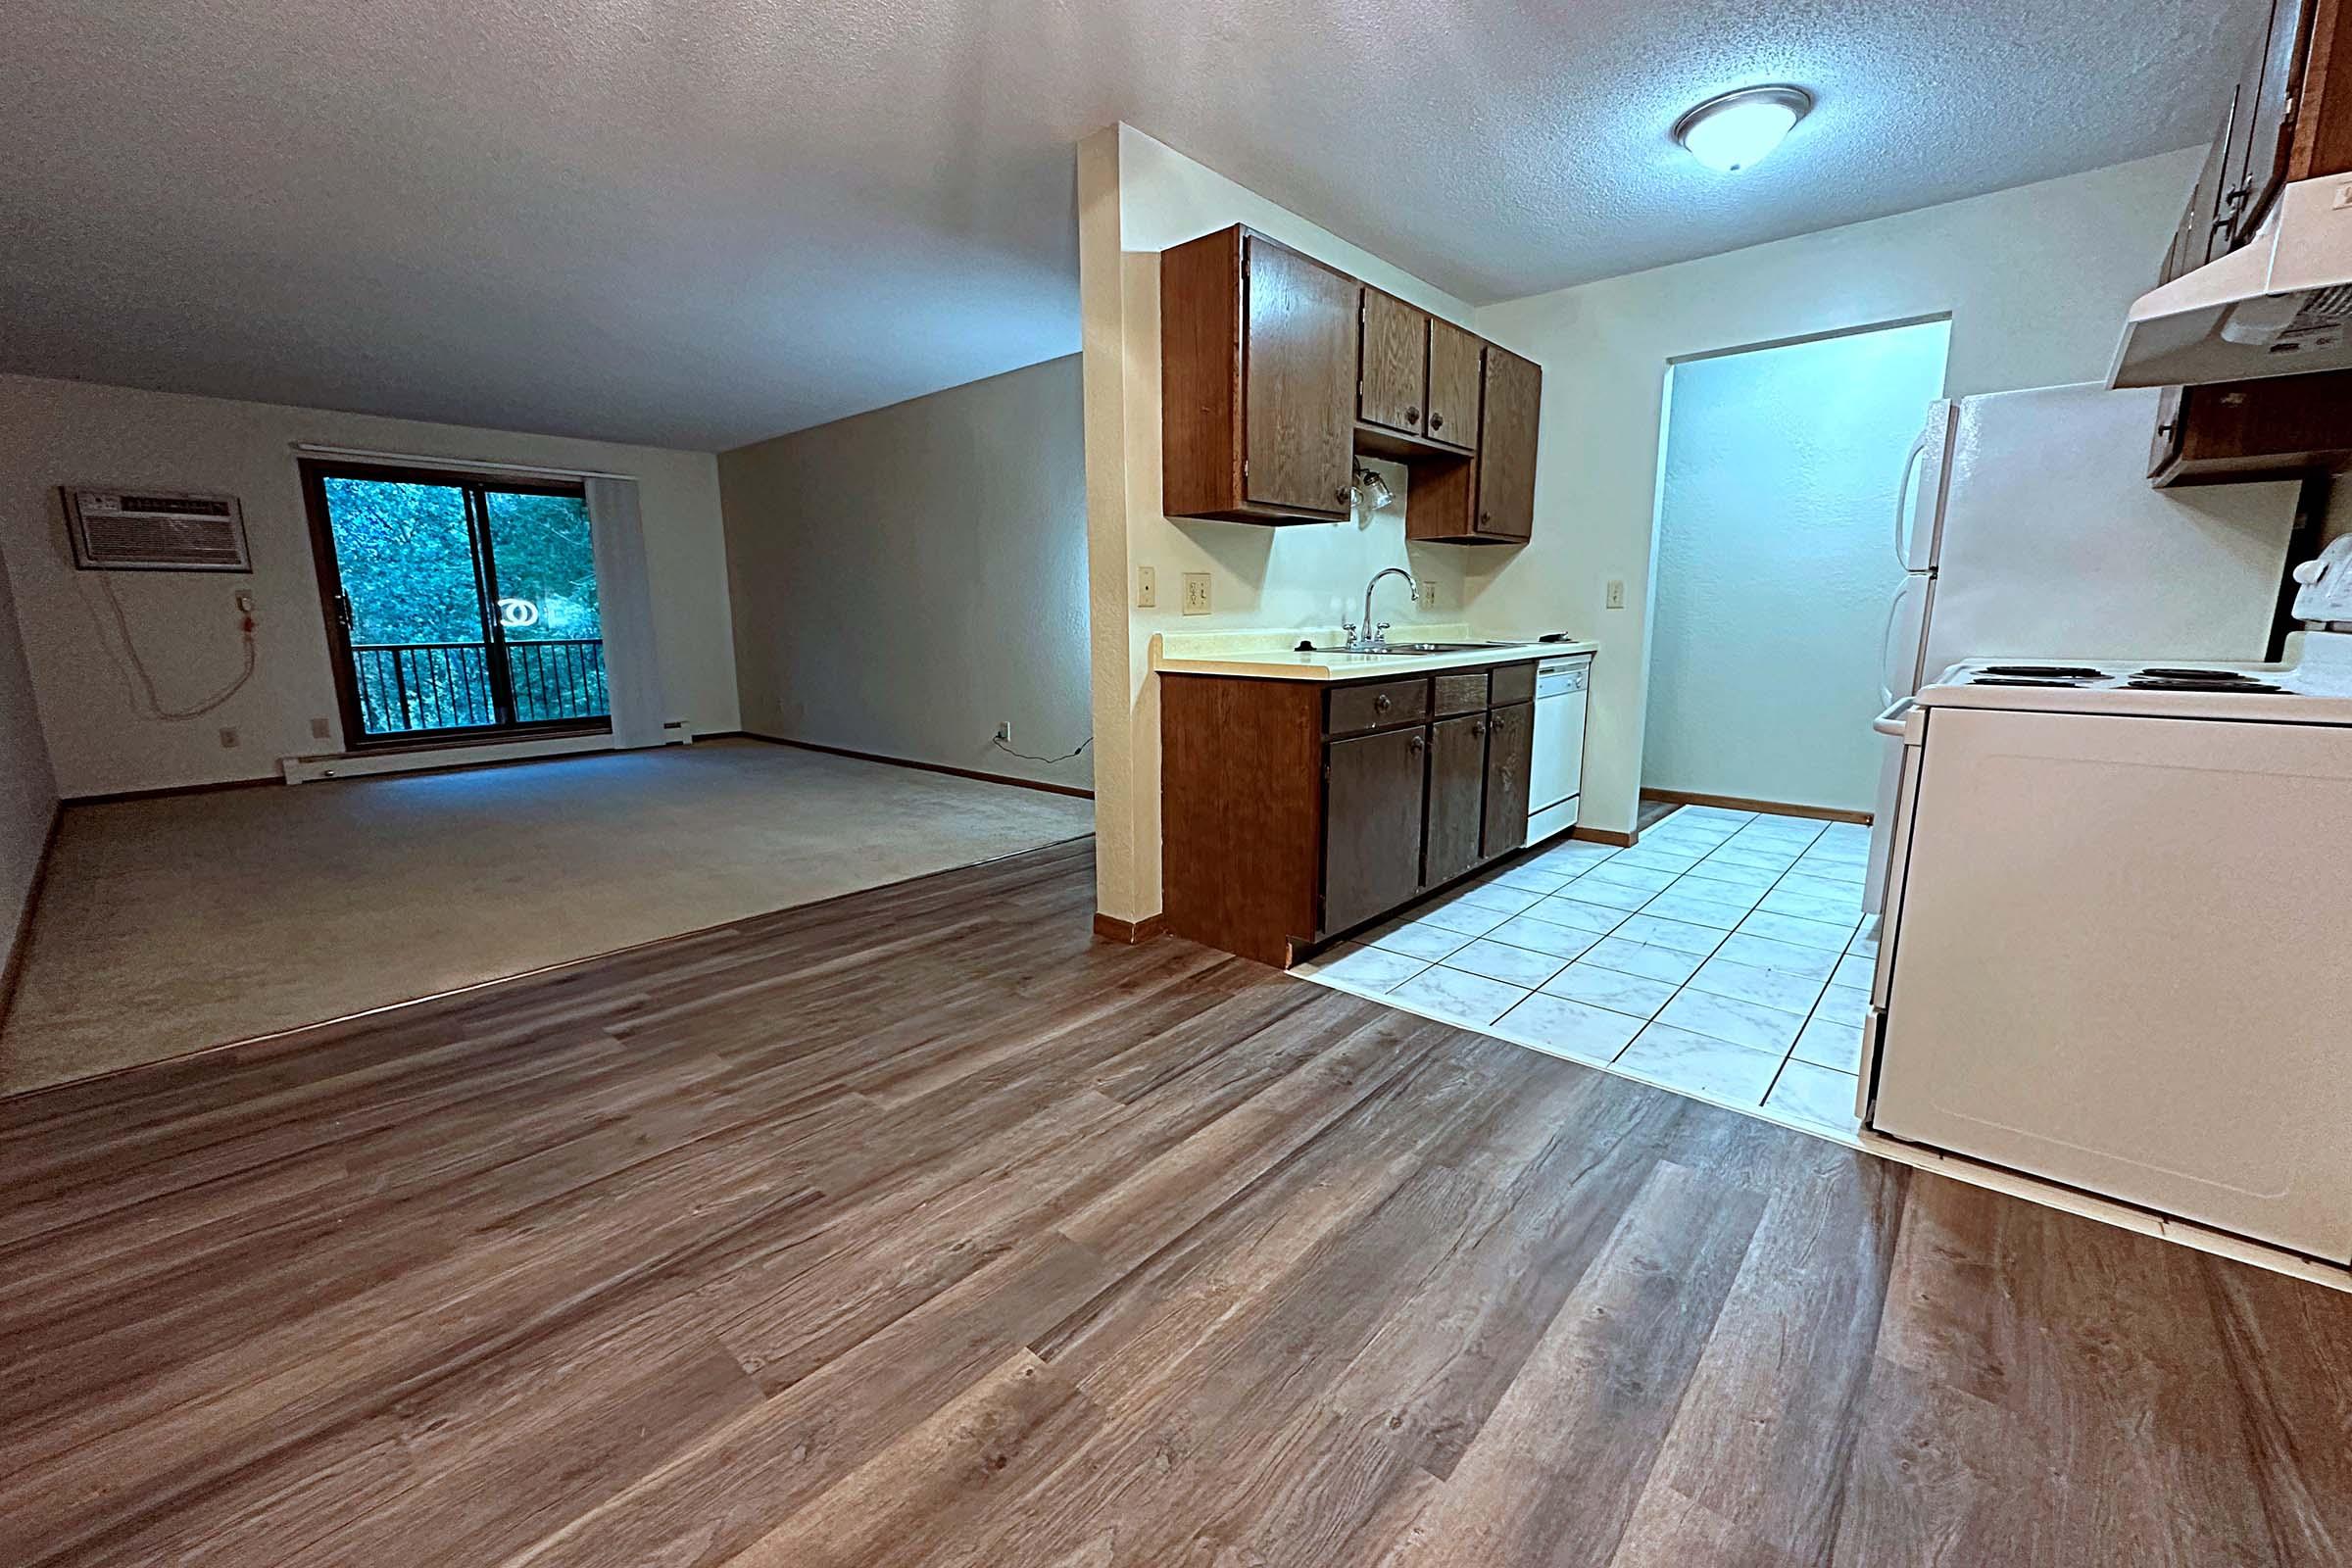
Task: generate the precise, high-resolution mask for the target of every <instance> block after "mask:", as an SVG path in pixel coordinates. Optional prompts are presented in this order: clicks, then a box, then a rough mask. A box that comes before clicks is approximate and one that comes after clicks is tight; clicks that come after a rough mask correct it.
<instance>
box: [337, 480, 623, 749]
mask: <svg viewBox="0 0 2352 1568" xmlns="http://www.w3.org/2000/svg"><path fill="white" fill-rule="evenodd" d="M302 480H303V492H304V495H305V498H306V500H307V503H308V506H309V510H310V518H311V534H312V542H313V548H314V552H315V554H316V556H317V558H318V563H319V592H320V594H321V596H322V597H323V599H324V601H325V608H326V625H327V643H328V648H329V651H330V654H331V657H332V659H333V662H334V667H335V685H336V694H337V698H338V700H339V702H340V704H341V706H342V711H343V734H344V742H345V744H346V745H347V746H349V747H350V748H352V749H354V750H359V749H363V748H366V747H370V746H383V745H392V744H398V745H410V744H415V743H417V742H418V741H440V740H453V739H478V738H483V737H492V736H500V735H510V734H544V733H547V732H550V731H580V730H587V731H594V730H609V729H610V728H611V727H612V700H611V695H610V692H609V691H608V688H607V683H606V675H605V644H604V630H603V622H602V620H601V618H600V616H599V613H598V608H597V582H596V556H595V549H594V544H593V535H592V533H591V526H590V521H589V516H588V499H587V493H586V491H585V489H584V488H583V487H581V486H579V485H576V484H561V483H535V482H528V481H520V480H509V479H501V478H497V477H493V476H485V475H481V474H471V473H461V472H446V471H442V470H438V469H431V468H404V467H388V466H382V465H378V464H351V465H344V464H334V463H321V462H312V461H306V462H304V463H303V465H302Z"/></svg>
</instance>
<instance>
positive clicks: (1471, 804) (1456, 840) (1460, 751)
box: [1421, 711, 1487, 888]
mask: <svg viewBox="0 0 2352 1568" xmlns="http://www.w3.org/2000/svg"><path fill="white" fill-rule="evenodd" d="M1486 799H1487V715H1486V714H1485V712H1483V711H1481V712H1476V713H1470V714H1466V715H1464V716H1463V717H1461V718H1448V719H1443V720H1441V721H1439V722H1438V723H1435V724H1432V725H1431V726H1430V727H1429V828H1428V832H1427V833H1426V834H1425V835H1424V836H1423V844H1422V851H1421V880H1422V883H1423V884H1424V885H1425V886H1428V887H1433V888H1434V887H1436V886H1438V885H1439V884H1440V883H1442V882H1450V881H1452V880H1453V879H1454V878H1455V877H1457V876H1460V875H1461V874H1462V873H1463V872H1464V871H1467V870H1469V869H1470V868H1471V867H1472V866H1474V865H1476V864H1477V863H1478V862H1479V858H1480V840H1479V824H1480V821H1481V819H1482V817H1483V816H1484V814H1485V809H1486Z"/></svg>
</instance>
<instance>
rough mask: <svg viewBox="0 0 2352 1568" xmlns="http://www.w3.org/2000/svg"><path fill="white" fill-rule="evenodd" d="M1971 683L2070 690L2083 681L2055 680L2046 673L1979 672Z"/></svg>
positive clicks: (1972, 678)
mask: <svg viewBox="0 0 2352 1568" xmlns="http://www.w3.org/2000/svg"><path fill="white" fill-rule="evenodd" d="M1969 684H1970V685H1971V686H2041V687H2046V688H2049V689H2052V690H2057V691H2068V690H2072V689H2073V688H2075V687H2078V686H2080V685H2082V682H2081V681H2079V680H2073V679H2055V680H2054V679H2051V678H2050V677H2048V676H2046V675H1985V674H1979V675H1975V676H1972V677H1970V679H1969Z"/></svg>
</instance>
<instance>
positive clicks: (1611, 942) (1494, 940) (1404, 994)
mask: <svg viewBox="0 0 2352 1568" xmlns="http://www.w3.org/2000/svg"><path fill="white" fill-rule="evenodd" d="M1869 847H1870V833H1869V830H1868V829H1867V828H1862V827H1856V826H1853V825H1851V824H1848V823H1842V822H1839V823H1827V824H1825V823H1821V822H1816V821H1812V820H1810V819H1807V818H1801V817H1787V816H1769V815H1758V814H1756V813H1753V812H1747V811H1730V810H1723V809H1717V808H1713V807H1697V806H1687V807H1684V808H1682V809H1680V810H1677V811H1675V812H1673V813H1672V814H1670V815H1668V816H1666V817H1664V818H1662V819H1661V820H1659V821H1658V822H1657V823H1655V824H1653V825H1652V826H1651V827H1650V828H1649V829H1647V830H1646V831H1644V832H1643V833H1642V840H1641V843H1640V844H1639V845H1637V846H1636V847H1635V848H1633V849H1630V850H1623V851H1619V850H1612V849H1610V848H1609V847H1608V846H1606V845H1600V844H1591V843H1586V842H1583V841H1578V840H1572V841H1566V842H1557V843H1553V844H1550V845H1546V846H1544V848H1543V849H1541V850H1539V851H1537V852H1536V853H1534V854H1532V855H1529V856H1527V857H1525V858H1521V859H1519V860H1517V861H1514V862H1513V863H1511V864H1510V865H1508V866H1505V867H1504V868H1502V869H1501V870H1499V871H1497V872H1495V873H1491V874H1489V875H1487V876H1484V877H1482V878H1480V879H1479V880H1478V881H1476V882H1474V883H1470V884H1467V885H1464V886H1461V887H1457V888H1451V889H1447V890H1446V891H1445V892H1444V893H1441V894H1439V895H1437V896H1436V897H1434V898H1432V899H1430V900H1429V901H1427V902H1426V903H1424V904H1422V905H1420V906H1417V907H1414V908H1412V909H1408V910H1406V911H1405V913H1404V916H1403V917H1402V918H1400V919H1397V920H1392V921H1390V922H1388V923H1387V924H1385V925H1381V926H1376V927H1374V928H1372V930H1370V931H1368V932H1365V933H1363V935H1362V936H1361V938H1360V939H1358V940H1354V941H1348V942H1343V943H1341V944H1339V945H1337V946H1336V947H1334V948H1332V949H1330V950H1328V951H1326V952H1325V953H1323V954H1321V955H1320V956H1317V957H1315V958H1312V959H1309V960H1308V961H1307V962H1305V963H1302V964H1300V965H1299V968H1298V969H1297V970H1296V971H1295V972H1296V973H1298V974H1299V975H1300V976H1302V977H1304V978H1307V979H1312V980H1317V981H1321V982H1323V983H1324V984H1327V985H1332V986H1336V987H1338V988H1339V989H1341V990H1345V991H1353V992H1356V993H1358V994H1360V995H1365V996H1377V997H1381V998H1384V999H1385V1000H1388V1001H1392V1002H1394V1003H1396V1004H1397V1005H1401V1006H1407V1007H1410V1008H1412V1009H1413V1010H1414V1011H1416V1012H1421V1013H1424V1014H1426V1015H1428V1016H1431V1017H1435V1018H1442V1019H1445V1020H1446V1021H1447V1022H1451V1023H1455V1024H1459V1025H1461V1026H1463V1027H1465V1028H1471V1029H1477V1030H1480V1031H1482V1032H1484V1033H1487V1034H1492V1035H1495V1036H1496V1037H1498V1038H1500V1039H1505V1040H1510V1041H1512V1042H1514V1043H1516V1044H1520V1045H1525V1046H1531V1047H1533V1048H1535V1049H1537V1050H1540V1051H1547V1052H1550V1053H1552V1054H1555V1055H1562V1056H1570V1057H1574V1058H1576V1059H1578V1060H1581V1061H1588V1062H1593V1063H1596V1064H1599V1065H1603V1066H1607V1067H1609V1068H1611V1069H1612V1070H1614V1071H1620V1072H1624V1073H1626V1074H1628V1075H1630V1076H1633V1077H1637V1078H1641V1079H1643V1080H1645V1081H1647V1082H1649V1083H1653V1084H1657V1085H1658V1086H1660V1087H1662V1088H1666V1089H1674V1090H1681V1091H1683V1092H1686V1093H1689V1094H1692V1095H1695V1096H1697V1097H1699V1098H1701V1099H1705V1100H1710V1101H1713V1102H1715V1103H1721V1104H1729V1105H1735V1106H1738V1107H1740V1108H1743V1109H1757V1110H1760V1112H1761V1113H1762V1114H1765V1115H1769V1116H1772V1117H1774V1118H1776V1119H1780V1120H1785V1121H1787V1122H1789V1123H1790V1124H1791V1125H1797V1126H1802V1127H1805V1128H1807V1129H1809V1130H1813V1131H1817V1132H1822V1133H1825V1134H1827V1135H1829V1136H1832V1137H1836V1138H1841V1139H1845V1140H1848V1141H1850V1140H1851V1139H1852V1138H1853V1136H1854V1132H1855V1121H1854V1114H1853V1105H1854V1083H1855V1077H1854V1074H1855V1071H1856V1069H1857V1068H1858V1067H1859V1065H1860V1059H1861V1048H1862V1024H1863V1014H1864V1011H1865V1009H1866V1008H1867V1007H1868V1005H1869V1002H1870V997H1869V990H1868V988H1869V985H1870V980H1871V969H1872V967H1873V964H1874V963H1875V961H1876V960H1875V955H1876V954H1877V952H1878V939H1877V932H1876V929H1875V922H1866V921H1864V920H1863V918H1862V903H1861V901H1862V878H1863V874H1864V866H1865V864H1866V862H1867V859H1868V856H1869Z"/></svg>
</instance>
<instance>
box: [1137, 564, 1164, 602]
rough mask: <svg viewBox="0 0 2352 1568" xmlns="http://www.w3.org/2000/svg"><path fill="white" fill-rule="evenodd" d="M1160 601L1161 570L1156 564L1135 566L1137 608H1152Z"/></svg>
mask: <svg viewBox="0 0 2352 1568" xmlns="http://www.w3.org/2000/svg"><path fill="white" fill-rule="evenodd" d="M1158 603H1159V570H1158V568H1157V567H1154V566H1138V567H1136V568H1135V608H1136V609H1138V610H1151V609H1152V608H1153V607H1155V606H1156V605H1158Z"/></svg>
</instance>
